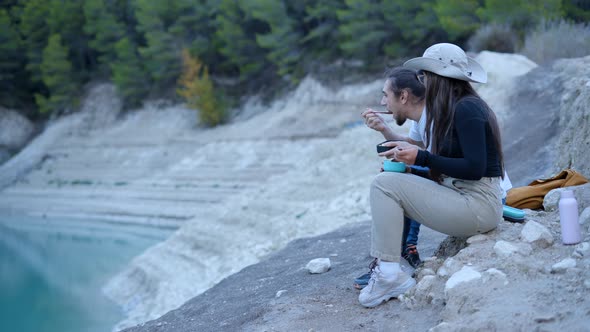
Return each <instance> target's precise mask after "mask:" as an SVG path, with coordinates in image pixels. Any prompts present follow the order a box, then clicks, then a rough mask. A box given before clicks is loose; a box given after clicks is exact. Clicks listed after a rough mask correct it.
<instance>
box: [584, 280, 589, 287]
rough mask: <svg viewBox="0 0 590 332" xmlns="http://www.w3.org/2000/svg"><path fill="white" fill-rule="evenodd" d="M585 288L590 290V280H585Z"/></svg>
mask: <svg viewBox="0 0 590 332" xmlns="http://www.w3.org/2000/svg"><path fill="white" fill-rule="evenodd" d="M584 287H586V288H588V289H590V280H588V279H586V280H584Z"/></svg>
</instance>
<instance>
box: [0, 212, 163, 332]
mask: <svg viewBox="0 0 590 332" xmlns="http://www.w3.org/2000/svg"><path fill="white" fill-rule="evenodd" d="M172 231H173V230H172V229H159V228H154V227H143V226H137V225H123V224H120V223H112V222H105V221H96V220H92V221H88V220H53V219H45V218H32V217H12V216H11V217H4V216H0V330H1V331H7V332H8V331H10V332H12V331H15V332H17V331H18V332H29V331H31V332H33V331H34V332H70V331H71V332H79V331H85V332H103V331H107V332H108V331H111V329H112V327H113V326H114V325H115V324H116V323H117V322H118V321H120V320H122V319H123V318H124V313H123V312H122V310H121V308H120V307H119V306H117V305H116V304H115V303H113V302H111V301H110V300H109V299H108V298H106V297H105V296H104V295H103V293H102V287H103V286H104V285H105V284H106V283H107V282H108V280H109V279H110V278H111V277H113V276H114V275H116V274H117V272H119V271H121V270H122V269H123V268H124V267H125V265H126V264H128V263H129V262H130V261H131V260H132V259H133V257H135V256H137V255H139V254H140V253H141V252H143V251H144V250H145V249H147V248H148V247H150V246H152V245H154V244H156V243H158V242H160V241H162V240H164V239H165V238H166V237H167V236H168V235H169V234H170V233H171V232H172Z"/></svg>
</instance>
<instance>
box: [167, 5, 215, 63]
mask: <svg viewBox="0 0 590 332" xmlns="http://www.w3.org/2000/svg"><path fill="white" fill-rule="evenodd" d="M175 5H176V7H175V11H176V13H177V18H176V20H175V21H174V23H173V24H172V25H171V26H170V27H169V28H168V32H169V33H170V34H171V35H172V36H173V37H174V38H175V40H176V44H180V45H183V47H184V48H188V50H189V51H190V53H191V54H194V55H195V56H197V57H198V58H199V59H201V60H203V61H204V62H205V63H207V64H208V65H209V66H212V65H216V64H217V63H218V62H219V59H217V57H218V53H217V50H216V45H215V43H216V41H215V39H214V37H215V28H216V27H215V15H216V14H217V11H218V8H219V2H218V1H217V0H198V1H195V0H175Z"/></svg>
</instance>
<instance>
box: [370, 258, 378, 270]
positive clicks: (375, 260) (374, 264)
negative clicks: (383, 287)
mask: <svg viewBox="0 0 590 332" xmlns="http://www.w3.org/2000/svg"><path fill="white" fill-rule="evenodd" d="M376 267H377V258H374V259H373V261H372V262H371V264H369V272H373V270H375V268H376Z"/></svg>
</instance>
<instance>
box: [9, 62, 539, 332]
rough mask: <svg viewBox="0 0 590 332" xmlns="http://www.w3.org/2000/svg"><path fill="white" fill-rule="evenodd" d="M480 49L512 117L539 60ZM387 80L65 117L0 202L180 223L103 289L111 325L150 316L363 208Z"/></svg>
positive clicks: (375, 164) (355, 216)
mask: <svg viewBox="0 0 590 332" xmlns="http://www.w3.org/2000/svg"><path fill="white" fill-rule="evenodd" d="M480 57H481V58H478V60H480V61H482V64H483V65H484V67H485V68H486V69H487V70H488V71H489V72H490V83H489V84H488V85H485V86H480V87H478V88H477V89H478V91H479V92H480V93H481V95H482V97H484V99H486V101H488V103H489V104H490V105H491V106H492V108H493V109H495V110H497V111H498V114H499V117H500V118H501V119H503V118H505V117H506V118H507V117H508V116H509V115H510V114H511V112H516V111H517V110H515V109H512V108H509V107H508V106H507V103H508V102H509V98H507V97H506V96H510V95H511V94H512V93H513V92H514V90H515V88H514V84H512V83H511V82H512V80H514V79H515V78H517V77H519V75H523V74H525V73H526V72H527V69H528V70H530V69H531V68H533V67H534V64H532V63H530V62H528V61H527V60H526V59H523V58H522V57H521V56H510V55H505V54H495V53H489V52H485V53H482V54H481V55H480ZM523 64H524V65H523ZM382 83H383V82H382V80H381V79H377V80H375V81H374V82H372V83H365V84H357V85H351V86H345V87H342V88H340V89H337V90H332V89H329V88H326V87H324V86H322V85H321V84H319V83H318V82H316V81H315V80H313V79H312V78H307V79H305V80H304V81H303V82H302V84H301V85H300V86H299V87H298V89H296V90H295V91H294V92H293V93H292V94H290V95H288V96H286V97H285V98H283V99H281V100H278V101H275V102H273V103H272V104H271V105H270V106H268V110H267V111H266V112H263V113H259V114H256V115H252V114H254V113H258V111H251V112H248V111H245V112H243V113H242V114H248V113H250V115H249V116H244V120H243V121H238V122H236V123H233V124H229V125H225V126H220V127H217V128H214V129H198V128H197V127H196V124H195V119H196V115H195V114H194V112H193V111H190V110H187V109H185V108H184V107H183V106H182V105H168V106H166V105H160V106H158V105H156V104H150V105H147V106H146V107H145V109H143V110H139V111H136V112H131V113H128V114H127V115H125V116H123V117H122V119H121V120H119V121H117V122H116V123H115V124H113V125H109V126H108V127H105V126H106V123H109V124H110V123H112V122H111V119H114V117H112V118H111V117H107V118H106V119H102V120H100V119H98V120H97V122H95V123H101V124H105V125H93V126H87V127H88V128H90V130H77V129H76V128H78V127H81V126H84V124H83V123H84V122H83V121H82V120H76V121H79V122H75V121H73V120H72V119H74V116H70V117H67V118H65V119H63V120H62V122H60V123H68V125H67V126H65V125H62V126H64V128H65V127H67V128H66V129H61V130H60V131H59V133H56V134H55V135H54V136H55V137H52V139H51V141H50V142H48V141H45V144H44V145H42V146H41V148H39V149H37V151H42V153H41V152H39V153H41V157H40V158H39V159H38V160H42V159H43V158H44V162H43V163H41V164H40V167H39V168H38V169H36V170H33V171H31V172H30V173H28V174H27V175H26V176H25V177H24V178H23V179H24V181H21V182H19V183H17V184H16V185H13V186H11V187H9V188H6V189H5V190H4V191H2V192H0V198H1V199H0V211H1V210H3V209H4V210H10V211H11V212H14V213H24V212H26V213H30V214H37V215H43V214H44V215H47V216H78V217H80V216H82V217H85V218H87V219H95V220H110V221H111V222H115V223H126V224H136V225H138V227H155V228H157V227H166V228H178V230H177V231H176V232H175V233H174V234H173V235H172V236H171V237H170V238H168V239H167V240H166V241H164V242H162V243H159V244H157V245H155V246H153V247H152V248H150V249H148V250H146V251H145V252H144V253H143V254H142V255H140V256H138V257H136V258H135V259H134V260H133V261H132V262H131V263H130V264H129V266H128V267H127V268H126V269H125V270H124V271H121V273H120V274H119V275H117V276H116V277H114V278H113V279H112V280H111V282H109V284H108V285H106V286H105V292H106V293H107V294H108V295H109V296H110V297H111V298H113V299H114V300H115V301H116V302H118V303H119V304H121V305H122V306H123V308H124V309H125V310H126V313H127V314H128V319H126V320H125V321H123V322H121V323H120V324H119V325H118V326H117V327H116V328H123V327H127V326H131V325H134V324H137V323H141V322H144V321H146V320H149V319H153V318H157V317H159V316H160V315H162V314H164V313H166V312H167V311H169V310H172V309H175V308H177V307H178V306H180V305H181V304H182V303H184V302H185V301H187V300H188V299H190V298H192V297H194V296H196V295H198V294H200V293H202V292H203V291H205V290H206V289H208V288H209V287H211V286H212V285H214V284H215V283H217V282H218V281H220V280H221V279H222V278H224V277H226V276H228V275H230V274H232V273H235V272H237V271H239V270H240V269H242V268H244V267H245V266H248V265H250V264H253V263H256V262H258V261H259V260H260V259H261V258H262V257H264V256H265V255H267V254H268V253H271V252H274V251H276V250H278V249H280V248H282V247H283V246H285V245H286V244H287V243H288V242H289V241H291V240H293V239H295V238H298V237H303V236H312V235H317V234H321V233H325V232H328V231H330V230H333V229H335V228H338V227H340V226H342V225H344V224H346V223H350V222H355V221H362V220H368V219H370V209H369V205H368V192H369V190H368V185H369V183H370V182H371V180H372V178H373V176H374V175H375V174H377V172H378V171H379V168H380V162H381V159H380V158H379V157H378V156H377V155H376V151H375V144H377V143H378V142H381V141H382V138H381V135H380V134H378V133H376V132H373V131H371V130H369V129H367V128H365V127H364V125H363V124H362V122H361V123H358V121H360V116H359V115H360V113H361V112H362V110H364V108H365V107H366V106H372V107H374V106H375V105H376V104H377V103H378V101H379V98H380V91H381V88H382ZM113 98H114V97H113V96H112V95H111V99H113ZM252 103H253V104H254V105H256V103H255V102H252ZM253 104H249V106H248V107H253V106H251V105H253ZM254 107H257V108H263V106H260V105H258V106H254ZM116 113H118V112H116ZM355 122H356V124H357V125H356V126H355V125H351V124H354V123H355ZM60 123H58V124H56V125H54V126H53V127H50V128H49V129H48V131H47V132H50V130H51V128H58V127H59V126H60ZM394 126H395V125H394ZM99 127H100V128H101V129H100V130H98V128H99ZM407 129H408V126H406V127H404V128H402V129H399V131H400V132H407ZM43 156H44V157H43ZM37 164H38V163H37ZM508 172H509V173H510V174H511V178H512V179H513V181H514V177H513V176H512V173H511V171H510V169H508ZM0 173H1V172H0ZM146 225H147V226H146ZM149 225H151V226H149ZM498 240H502V239H498ZM508 240H510V241H512V239H508ZM489 241H491V240H488V239H487V238H486V239H483V240H481V241H479V242H485V243H489ZM503 241H507V240H503ZM479 242H478V241H475V240H474V241H473V243H474V246H475V245H476V244H477V243H479ZM494 243H495V242H494ZM490 253H493V250H492V249H491V248H490ZM486 268H487V266H486ZM490 268H492V266H490ZM478 271H479V272H482V278H481V280H488V279H489V278H488V276H487V274H485V273H483V272H485V270H478ZM492 275H495V274H493V273H492ZM436 278H438V277H436ZM490 278H491V277H490ZM430 279H432V278H430ZM433 280H434V279H432V280H431V281H433ZM423 288H430V287H426V286H424V287H423Z"/></svg>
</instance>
